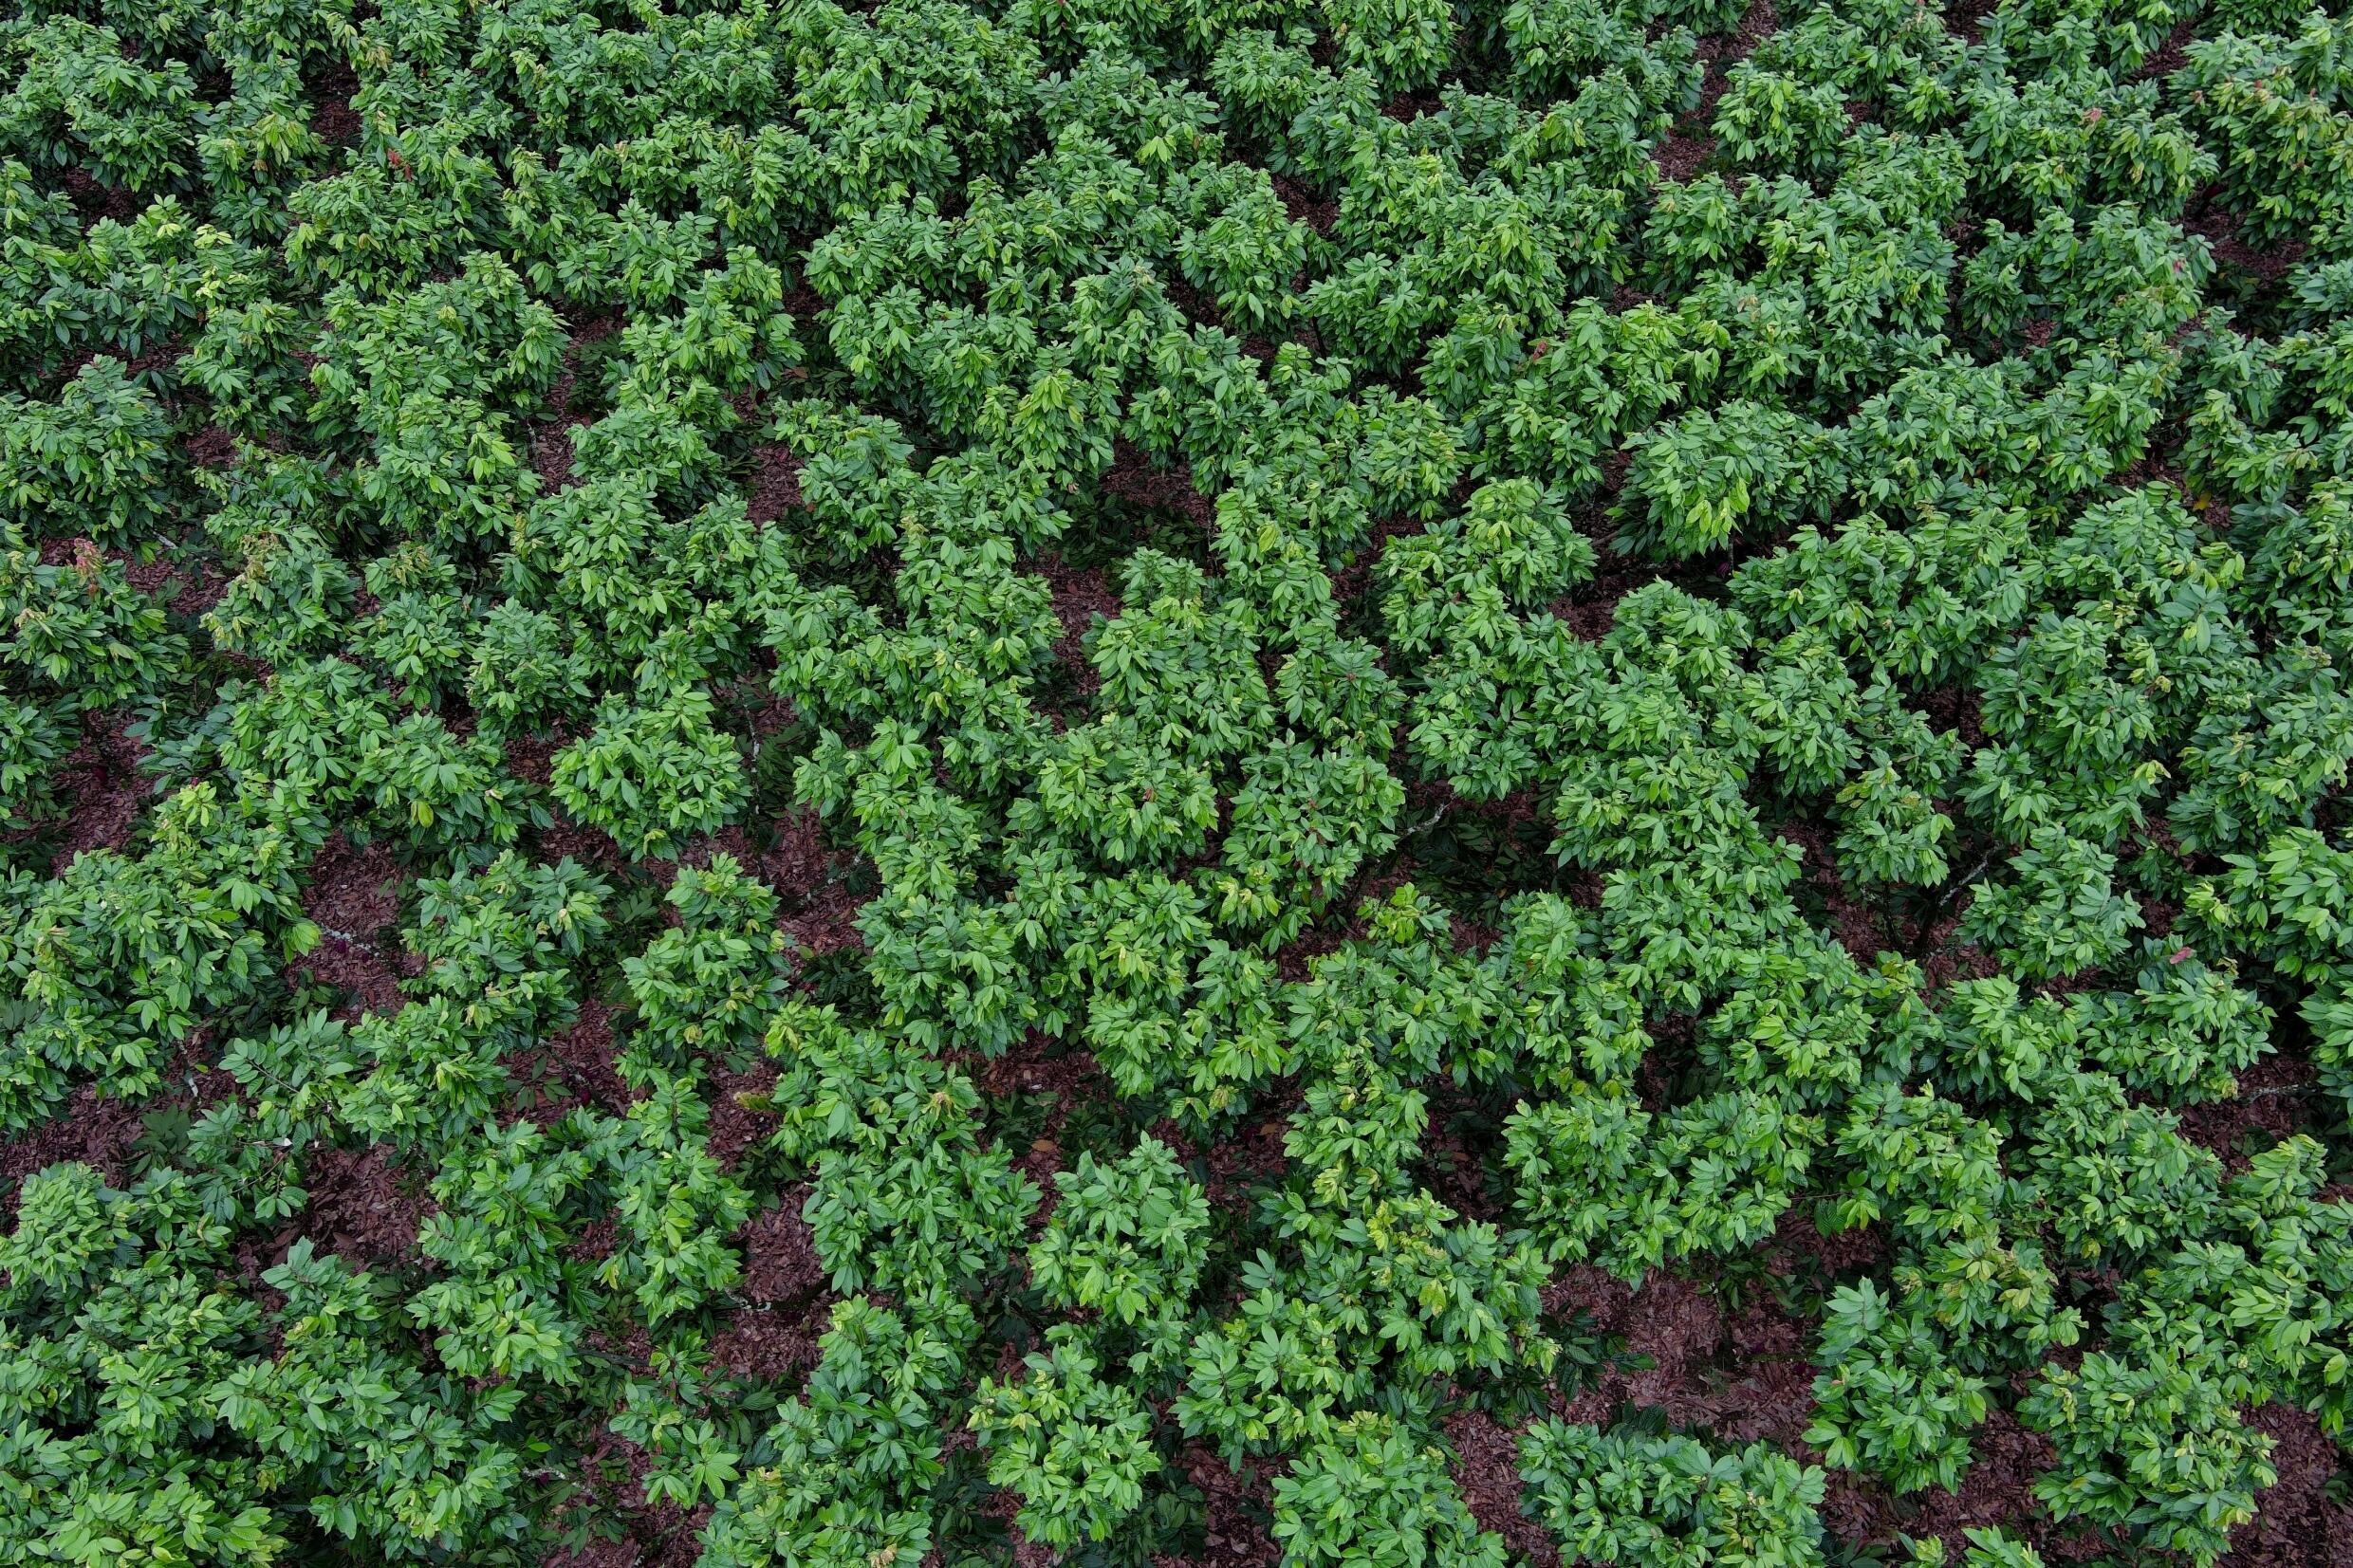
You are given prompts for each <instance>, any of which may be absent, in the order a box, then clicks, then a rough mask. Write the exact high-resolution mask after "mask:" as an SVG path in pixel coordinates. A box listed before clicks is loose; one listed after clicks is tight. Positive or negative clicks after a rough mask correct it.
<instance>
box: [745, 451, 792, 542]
mask: <svg viewBox="0 0 2353 1568" xmlns="http://www.w3.org/2000/svg"><path fill="white" fill-rule="evenodd" d="M744 494H745V505H746V510H747V511H748V512H749V513H750V518H751V521H752V522H754V523H773V522H774V521H776V519H778V518H780V517H782V516H784V515H785V513H787V512H789V511H798V510H800V509H801V506H802V501H801V460H800V459H799V458H798V457H795V456H794V455H793V454H792V452H791V449H790V448H788V447H786V446H784V445H782V444H781V443H777V442H768V443H764V444H762V445H760V446H756V447H754V448H752V449H751V476H750V479H749V480H748V481H747V482H746V484H745V486H744Z"/></svg>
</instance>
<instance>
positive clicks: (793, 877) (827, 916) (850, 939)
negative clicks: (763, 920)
mask: <svg viewBox="0 0 2353 1568" xmlns="http://www.w3.org/2000/svg"><path fill="white" fill-rule="evenodd" d="M773 825H774V830H775V834H776V838H775V841H774V842H773V843H771V844H770V845H769V848H768V852H767V853H766V854H764V855H762V856H760V857H759V858H758V859H757V861H756V862H755V863H754V864H753V866H752V870H753V873H754V875H756V876H758V877H759V878H760V880H761V881H763V882H765V883H767V884H768V886H769V889H770V890H771V891H773V892H774V893H775V895H776V900H777V908H778V912H779V914H780V916H781V918H780V919H779V920H778V924H779V925H781V926H782V927H783V928H784V930H785V932H787V934H788V935H789V936H791V937H792V939H793V940H794V941H795V942H798V943H799V944H800V945H801V948H802V950H804V951H806V952H809V953H829V952H840V951H843V950H845V949H850V948H857V947H861V946H862V945H863V944H864V941H865V938H864V937H863V936H862V935H861V934H860V932H859V930H858V912H859V911H860V910H862V909H863V908H865V905H866V899H865V897H864V895H862V894H859V893H857V892H854V891H853V890H852V889H851V887H850V885H849V882H848V880H847V877H848V876H849V873H850V872H851V870H852V868H853V867H854V866H855V865H856V864H857V857H855V856H852V855H846V854H843V852H841V851H839V850H837V849H835V848H833V847H832V846H831V845H829V844H828V843H826V842H825V835H824V823H823V821H822V820H821V819H820V818H819V817H818V815H817V813H816V812H815V811H813V810H811V809H810V808H809V807H807V806H794V807H793V808H792V809H791V810H790V811H788V812H787V813H786V814H785V815H784V816H783V817H781V818H779V819H778V820H777V821H776V822H775V823H774V824H773Z"/></svg>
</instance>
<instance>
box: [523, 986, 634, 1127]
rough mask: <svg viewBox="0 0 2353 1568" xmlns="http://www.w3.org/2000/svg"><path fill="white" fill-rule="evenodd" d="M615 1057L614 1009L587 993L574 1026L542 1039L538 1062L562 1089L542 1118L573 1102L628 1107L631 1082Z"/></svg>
mask: <svg viewBox="0 0 2353 1568" xmlns="http://www.w3.org/2000/svg"><path fill="white" fill-rule="evenodd" d="M613 1057H614V1046H613V1009H612V1008H611V1007H610V1006H608V1005H606V1004H605V1003H604V1002H603V1001H602V999H600V998H598V997H593V996H592V997H587V998H585V999H584V1000H583V1001H582V1003H581V1005H580V1016H579V1017H578V1018H576V1019H574V1020H573V1021H572V1024H571V1027H569V1028H567V1029H565V1030H563V1031H562V1032H561V1033H558V1034H552V1035H549V1036H548V1037H547V1039H546V1040H544V1041H542V1042H540V1045H539V1049H538V1051H537V1053H536V1059H537V1060H536V1062H535V1064H536V1065H537V1066H539V1067H541V1068H542V1069H543V1070H544V1071H545V1072H546V1073H547V1077H548V1078H549V1079H552V1080H553V1082H554V1084H555V1085H556V1087H557V1088H558V1089H559V1091H560V1093H559V1097H558V1098H557V1099H556V1100H555V1101H554V1102H552V1103H550V1104H549V1105H547V1106H546V1107H545V1108H544V1111H543V1114H542V1116H541V1117H540V1119H543V1120H545V1119H547V1118H549V1117H553V1116H561V1115H563V1113H564V1112H565V1110H566V1109H567V1108H568V1107H569V1106H571V1105H593V1106H595V1107H596V1108H597V1109H599V1110H601V1111H606V1112H620V1111H624V1110H626V1109H627V1108H628V1106H629V1103H630V1099H631V1096H630V1093H629V1086H628V1085H627V1084H625V1083H623V1082H622V1081H621V1075H620V1074H619V1073H618V1072H616V1071H614V1069H613Z"/></svg>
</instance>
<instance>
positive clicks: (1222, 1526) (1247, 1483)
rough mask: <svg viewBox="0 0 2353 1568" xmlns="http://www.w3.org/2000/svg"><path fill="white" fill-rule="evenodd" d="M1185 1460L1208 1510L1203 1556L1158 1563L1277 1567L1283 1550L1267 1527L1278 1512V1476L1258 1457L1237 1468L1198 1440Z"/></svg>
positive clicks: (1167, 1566) (1169, 1567)
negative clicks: (1268, 1471)
mask: <svg viewBox="0 0 2353 1568" xmlns="http://www.w3.org/2000/svg"><path fill="white" fill-rule="evenodd" d="M1182 1464H1183V1467H1184V1472H1185V1479H1186V1480H1188V1481H1190V1482H1192V1483H1193V1485H1195V1486H1197V1487H1199V1488H1200V1491H1201V1495H1202V1498H1203V1500H1204V1503H1205V1504H1206V1507H1207V1510H1208V1515H1209V1522H1208V1525H1207V1528H1206V1529H1205V1531H1204V1532H1203V1538H1202V1551H1201V1555H1200V1556H1199V1557H1198V1558H1197V1559H1188V1558H1166V1559H1159V1560H1158V1562H1157V1563H1156V1564H1155V1568H1273V1564H1274V1563H1275V1562H1277V1561H1278V1560H1280V1559H1281V1558H1282V1555H1283V1554H1282V1553H1281V1552H1280V1551H1278V1550H1277V1549H1276V1547H1275V1544H1274V1540H1273V1538H1272V1537H1271V1536H1269V1534H1268V1531H1267V1526H1268V1523H1269V1521H1271V1519H1272V1518H1273V1515H1274V1485H1273V1481H1272V1478H1271V1477H1269V1475H1267V1474H1266V1473H1265V1472H1264V1471H1262V1470H1261V1469H1260V1468H1259V1467H1258V1464H1257V1462H1255V1461H1250V1460H1246V1461H1244V1462H1243V1465H1242V1467H1241V1468H1239V1469H1235V1468H1233V1467H1230V1466H1229V1465H1227V1464H1226V1462H1225V1461H1224V1460H1222V1459H1219V1458H1218V1457H1217V1456H1216V1455H1215V1454H1214V1453H1212V1452H1211V1451H1210V1450H1209V1449H1207V1448H1203V1447H1201V1446H1200V1445H1199V1444H1197V1443H1195V1444H1188V1445H1187V1446H1186V1448H1185V1451H1184V1454H1183V1458H1182Z"/></svg>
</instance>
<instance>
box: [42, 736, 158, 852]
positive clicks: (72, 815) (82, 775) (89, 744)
mask: <svg viewBox="0 0 2353 1568" xmlns="http://www.w3.org/2000/svg"><path fill="white" fill-rule="evenodd" d="M129 723H130V720H129V719H128V717H126V716H125V715H123V714H120V713H107V714H92V715H90V716H88V717H86V718H84V719H83V725H82V744H81V745H79V746H77V747H74V748H73V750H72V751H71V752H69V753H67V755H66V757H65V760H64V761H63V762H61V763H59V764H58V765H57V766H56V767H55V768H53V769H52V770H51V771H50V775H49V778H50V784H51V787H52V788H53V789H54V790H55V792H56V797H57V801H56V807H55V815H56V816H57V817H58V818H59V819H61V820H62V821H64V822H65V831H64V833H63V835H62V836H61V837H60V838H59V839H58V844H57V852H56V854H55V856H54V857H53V858H51V861H50V872H51V874H52V875H62V874H63V873H64V872H65V868H66V867H67V866H69V865H71V864H72V863H73V858H74V857H75V856H77V855H80V854H82V853H83V852H84V851H85V850H93V849H111V850H114V851H116V852H118V853H120V852H121V851H123V850H125V849H126V848H128V847H129V845H130V842H131V837H132V835H133V834H134V833H135V832H136V831H137V830H138V827H139V821H140V820H141V819H142V818H144V817H145V816H146V813H147V803H148V802H149V801H150V800H152V799H153V798H154V795H155V784H154V782H153V781H152V780H150V779H148V778H147V777H146V775H144V774H142V773H141V772H139V762H140V760H141V759H143V758H144V757H145V756H146V754H147V747H146V746H145V745H144V744H143V743H142V742H139V741H136V740H133V739H132V738H131V737H130V736H129V735H128V734H126V733H124V729H125V728H126V726H128V724H129Z"/></svg>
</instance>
